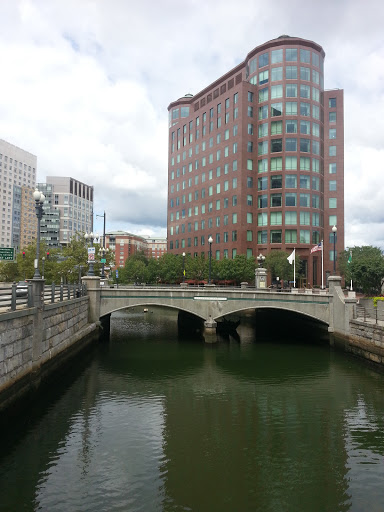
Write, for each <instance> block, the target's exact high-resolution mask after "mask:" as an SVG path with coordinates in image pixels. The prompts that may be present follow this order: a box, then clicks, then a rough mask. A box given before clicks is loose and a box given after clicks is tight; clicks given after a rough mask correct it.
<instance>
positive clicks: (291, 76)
mask: <svg viewBox="0 0 384 512" xmlns="http://www.w3.org/2000/svg"><path fill="white" fill-rule="evenodd" d="M285 78H287V79H288V80H297V66H286V68H285Z"/></svg>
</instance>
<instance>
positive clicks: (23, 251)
mask: <svg viewBox="0 0 384 512" xmlns="http://www.w3.org/2000/svg"><path fill="white" fill-rule="evenodd" d="M23 260H25V251H23Z"/></svg>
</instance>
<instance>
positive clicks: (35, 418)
mask: <svg viewBox="0 0 384 512" xmlns="http://www.w3.org/2000/svg"><path fill="white" fill-rule="evenodd" d="M271 330H272V328H271ZM239 331H240V334H241V342H240V343H238V342H235V341H234V340H229V341H222V342H221V343H219V344H217V345H215V346H208V345H206V344H204V343H202V342H201V341H200V340H197V339H188V340H187V339H183V340H181V339H178V337H177V332H176V323H175V317H174V316H173V315H172V314H170V313H166V312H165V311H160V312H156V311H154V312H150V313H147V314H144V313H143V312H141V311H137V312H136V313H131V314H128V313H124V312H123V313H119V314H116V315H115V316H114V318H113V321H112V326H111V339H110V342H109V343H106V344H97V345H96V346H95V347H94V348H93V349H92V350H91V351H89V352H88V353H87V354H85V355H82V360H81V361H79V362H78V363H76V364H72V365H71V367H70V368H69V370H68V374H67V375H66V376H62V377H60V378H58V379H57V380H56V381H54V382H53V383H52V384H51V385H50V388H49V389H48V390H46V391H45V392H44V394H43V395H42V396H41V397H40V398H39V400H38V401H35V402H31V403H30V404H27V405H26V406H25V410H24V413H23V415H21V416H20V415H18V416H16V415H13V416H11V415H9V417H7V418H6V420H7V421H6V427H5V429H4V428H3V430H2V439H3V443H2V446H1V448H0V510H2V511H3V510H4V511H17V512H18V511H21V510H23V511H24V510H36V511H37V510H39V511H40V510H41V511H49V512H54V511H85V512H87V511H92V512H93V511H129V512H131V511H132V512H136V511H143V512H152V511H162V512H168V511H169V512H171V511H172V512H173V511H193V512H212V511H218V512H245V511H263V512H267V511H273V512H280V511H281V512H288V511H289V512H290V511H292V512H296V511H298V512H299V511H303V512H306V511H310V512H317V511H318V512H325V511H330V512H336V511H356V512H357V511H358V512H362V511H369V512H375V511H382V510H384V457H383V456H384V393H383V391H384V375H382V374H380V373H377V372H375V371H373V370H372V369H370V368H369V367H367V366H366V365H364V364H362V363H361V362H360V361H358V360H356V359H353V358H350V357H349V356H347V355H346V354H344V353H338V352H334V351H332V350H330V349H329V347H328V346H326V345H321V344H317V343H316V339H315V336H314V335H313V334H312V333H311V331H310V330H309V331H308V336H307V338H306V339H304V340H303V337H301V339H300V342H298V341H295V339H294V338H293V339H292V338H291V339H290V340H286V339H283V338H281V339H278V340H276V339H274V337H273V335H272V334H271V337H269V338H268V337H267V338H265V337H263V338H261V339H259V338H257V337H256V339H255V335H254V333H253V330H252V329H251V328H248V329H247V328H246V326H245V325H244V326H241V327H240V328H239ZM304 338H305V337H304Z"/></svg>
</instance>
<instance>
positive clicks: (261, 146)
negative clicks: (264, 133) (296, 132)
mask: <svg viewBox="0 0 384 512" xmlns="http://www.w3.org/2000/svg"><path fill="white" fill-rule="evenodd" d="M280 141H281V139H280ZM272 142H273V141H272ZM257 147H258V150H257V152H258V154H259V155H266V154H267V153H268V141H267V140H264V141H263V142H258V145H257ZM280 151H281V149H280Z"/></svg>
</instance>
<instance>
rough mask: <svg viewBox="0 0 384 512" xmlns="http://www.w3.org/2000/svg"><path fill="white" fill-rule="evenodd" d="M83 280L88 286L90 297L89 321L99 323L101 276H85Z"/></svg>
mask: <svg viewBox="0 0 384 512" xmlns="http://www.w3.org/2000/svg"><path fill="white" fill-rule="evenodd" d="M81 281H82V282H83V283H84V284H85V285H86V287H87V294H88V297H89V316H88V321H89V323H94V324H99V321H100V293H101V292H100V277H99V276H84V277H82V278H81Z"/></svg>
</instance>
